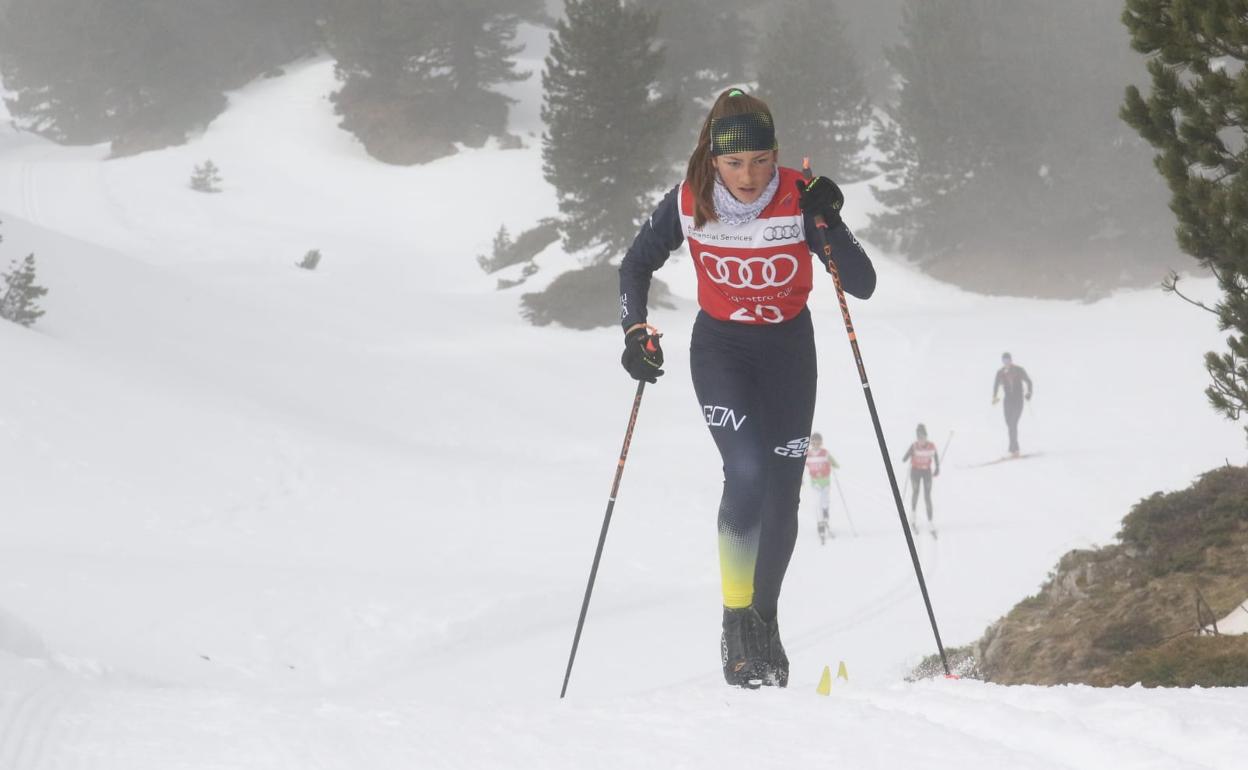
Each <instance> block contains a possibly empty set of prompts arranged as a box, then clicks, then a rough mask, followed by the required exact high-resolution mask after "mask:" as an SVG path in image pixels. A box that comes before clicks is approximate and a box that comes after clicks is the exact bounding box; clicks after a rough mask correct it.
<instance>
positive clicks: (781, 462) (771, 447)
mask: <svg viewBox="0 0 1248 770" xmlns="http://www.w3.org/2000/svg"><path fill="white" fill-rule="evenodd" d="M778 148H779V146H778V145H777V144H776V131H775V124H774V122H773V120H772V115H771V110H770V109H769V108H768V107H767V105H766V104H765V103H763V102H762V101H761V100H759V99H756V98H754V97H753V96H750V95H749V94H747V93H745V92H744V91H742V90H741V89H739V88H730V89H727V90H725V91H724V92H723V93H721V94H720V95H719V97H718V98H716V100H715V103H714V104H713V105H712V106H711V109H710V113H709V114H708V115H707V116H706V120H705V121H704V122H703V124H702V129H701V132H700V133H699V135H698V143H697V145H696V146H695V148H694V150H693V154H692V155H691V156H690V158H689V165H688V167H687V169H686V172H685V179H684V181H683V182H681V183H680V184H678V185H676V186H675V187H674V188H673V189H672V190H671V191H669V192H668V193H667V195H666V196H664V197H663V200H662V201H660V202H659V205H658V207H657V208H655V210H654V212H653V213H652V214H651V215H650V216H649V217H648V218H647V219H646V220H645V222H644V224H643V225H642V227H641V230H640V232H638V233H637V237H636V238H635V239H634V240H633V244H632V246H630V247H629V249H628V252H627V253H626V254H625V255H624V259H623V261H622V262H621V263H620V307H621V315H620V320H621V323H622V326H623V329H624V353H623V355H622V356H621V363H623V365H624V368H625V369H627V370H628V373H629V374H630V375H632V377H634V378H635V379H638V380H645V381H647V382H655V381H656V380H657V379H658V377H659V375H661V374H662V373H663V370H662V369H661V368H660V367H661V366H662V365H663V351H662V349H661V347H660V346H659V337H658V335H656V334H655V333H654V330H653V328H652V327H650V326H648V325H647V324H646V315H647V314H646V311H647V308H646V305H647V295H648V293H649V289H650V282H651V276H652V274H653V273H654V271H655V270H658V269H659V268H660V267H662V266H663V264H664V263H665V262H666V261H667V258H668V256H669V255H670V254H671V253H672V252H673V251H675V250H676V249H678V248H680V246H681V244H682V243H684V242H685V241H688V244H689V250H690V253H691V254H692V255H693V259H692V260H690V261H689V262H688V263H687V264H689V265H690V267H691V268H692V269H693V271H694V274H695V275H696V276H697V283H698V305H699V306H700V307H701V310H700V312H699V313H698V316H697V320H696V321H694V324H693V332H692V335H691V338H690V342H689V373H690V375H691V376H692V377H693V390H694V392H695V393H696V394H697V397H698V404H699V406H700V407H701V409H702V414H703V416H704V417H705V419H706V426H707V428H708V429H709V430H710V434H711V438H712V439H714V441H715V446H716V448H717V449H718V450H719V454H720V457H721V458H722V459H723V464H722V468H723V477H722V480H723V496H722V498H721V499H720V503H719V507H718V516H719V522H718V524H719V574H720V580H721V582H722V589H723V609H724V614H723V626H722V630H721V635H720V662H721V663H722V665H723V671H724V680H725V681H726V682H728V684H731V685H735V686H739V687H758V686H760V685H777V686H780V687H783V686H785V685H786V684H787V683H788V678H789V659H788V657H787V656H786V655H785V652H784V645H783V644H782V643H781V641H780V627H779V622H778V621H777V619H776V608H777V605H778V603H779V599H780V587H781V584H782V583H783V581H784V575H785V572H786V571H787V570H788V567H789V558H790V557H791V556H792V555H793V549H794V546H795V545H796V543H797V524H798V504H799V502H800V498H801V492H802V472H803V469H804V468H805V462H804V460H805V457H806V450H807V448H808V447H809V442H810V427H811V421H812V420H813V419H814V414H815V392H816V387H815V380H816V363H815V339H814V329H813V325H812V323H811V319H810V310H809V309H808V308H807V306H806V300H807V297H808V296H809V295H810V291H811V288H812V286H813V284H814V280H815V271H814V269H813V265H812V263H813V262H814V260H813V259H812V258H811V253H812V252H815V251H816V250H817V251H818V253H819V254H822V253H823V249H822V241H823V236H816V235H815V233H816V232H820V230H818V229H817V227H816V223H815V217H816V216H818V217H821V218H823V220H824V222H825V223H826V224H827V230H826V231H822V232H825V233H826V237H827V239H828V243H829V245H830V246H831V251H832V253H833V254H835V255H836V263H835V264H836V267H837V269H838V271H839V273H840V277H841V283H842V286H843V288H844V289H845V291H846V292H848V293H849V294H852V295H853V296H855V297H861V298H863V299H866V298H867V297H870V296H871V293H872V292H873V291H874V290H875V269H874V268H873V267H872V266H871V260H870V258H869V257H868V256H867V254H866V252H864V251H863V250H862V246H861V245H859V243H858V241H857V240H856V239H855V238H854V236H853V234H851V233H850V232H849V230H848V229H846V227H845V225H844V223H843V222H842V221H841V215H840V212H841V206H842V204H843V203H844V200H845V199H844V195H843V194H842V193H841V191H840V188H838V187H837V186H836V183H834V182H833V181H832V180H831V179H828V178H827V177H823V176H820V177H815V178H814V179H812V180H806V179H803V175H802V172H801V171H798V170H797V169H793V168H786V167H783V166H781V165H780V162H779V156H778ZM811 149H817V148H811ZM615 213H616V214H620V213H621V212H618V211H617V212H615ZM625 213H627V212H625ZM820 258H821V259H827V257H822V256H821V257H820ZM686 269H689V268H686Z"/></svg>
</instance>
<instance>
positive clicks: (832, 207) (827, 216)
mask: <svg viewBox="0 0 1248 770" xmlns="http://www.w3.org/2000/svg"><path fill="white" fill-rule="evenodd" d="M797 194H798V196H799V200H798V203H799V205H801V207H802V212H803V213H806V214H810V215H812V216H815V215H820V216H822V217H823V220H824V221H825V222H827V223H828V227H829V228H835V227H836V226H837V225H839V224H841V207H842V206H844V205H845V194H844V193H842V192H841V188H840V187H837V186H836V182H833V181H832V180H831V179H828V178H827V177H826V176H817V177H814V178H813V179H799V180H797Z"/></svg>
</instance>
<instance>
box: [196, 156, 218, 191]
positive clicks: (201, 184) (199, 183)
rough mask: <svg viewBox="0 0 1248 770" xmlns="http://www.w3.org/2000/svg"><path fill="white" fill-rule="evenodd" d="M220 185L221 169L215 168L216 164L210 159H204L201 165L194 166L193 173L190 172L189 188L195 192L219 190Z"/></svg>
mask: <svg viewBox="0 0 1248 770" xmlns="http://www.w3.org/2000/svg"><path fill="white" fill-rule="evenodd" d="M220 185H221V169H219V168H217V164H215V163H213V162H212V161H211V160H208V161H205V162H204V163H203V165H200V166H196V167H195V171H194V173H192V174H191V189H192V190H194V191H195V192H202V193H217V192H221V186H220Z"/></svg>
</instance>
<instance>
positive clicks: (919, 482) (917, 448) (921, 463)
mask: <svg viewBox="0 0 1248 770" xmlns="http://www.w3.org/2000/svg"><path fill="white" fill-rule="evenodd" d="M906 460H909V461H910V486H911V487H912V488H913V490H914V491H913V493H911V495H910V530H911V531H912V532H914V534H916V535H917V534H919V521H918V518H917V517H916V514H915V511H916V509H917V508H918V505H919V487H920V486H922V487H923V504H924V505H925V506H926V507H927V526H928V528H929V529H931V531H932V537H935V536H936V525H935V524H933V523H932V476H934V475H935V476H939V475H940V452H937V451H936V445H935V444H933V443H932V442H930V441H928V440H927V426H926V425H924V424H923V423H919V426H918V427H917V428H915V429H914V443H913V444H911V445H910V448H909V449H907V450H906V453H905V454H904V455H902V456H901V461H902V462H903V463H904V462H905V461H906ZM933 463H934V464H935V465H936V472H935V473H934V474H933V473H932V465H933Z"/></svg>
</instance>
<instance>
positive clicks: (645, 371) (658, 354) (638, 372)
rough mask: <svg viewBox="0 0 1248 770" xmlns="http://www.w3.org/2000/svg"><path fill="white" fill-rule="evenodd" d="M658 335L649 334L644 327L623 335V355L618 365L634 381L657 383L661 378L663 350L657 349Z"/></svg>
mask: <svg viewBox="0 0 1248 770" xmlns="http://www.w3.org/2000/svg"><path fill="white" fill-rule="evenodd" d="M659 336H660V335H658V334H651V333H650V330H649V329H647V328H645V327H644V326H639V327H637V328H636V329H633V330H632V331H630V332H629V333H628V334H626V335H624V354H623V355H622V356H620V363H621V364H623V365H624V369H625V370H626V371H627V372H628V373H629V374H631V375H632V376H633V379H634V380H645V381H646V382H649V383H654V382H657V381H658V379H659V377H662V376H663V370H662V369H660V368H659V367H661V366H662V365H663V348H661V347H659Z"/></svg>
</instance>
